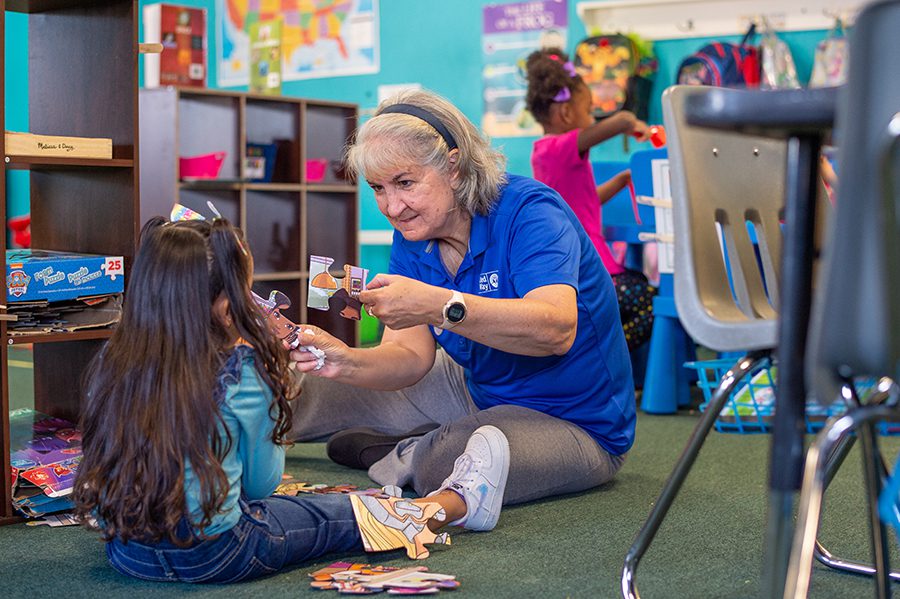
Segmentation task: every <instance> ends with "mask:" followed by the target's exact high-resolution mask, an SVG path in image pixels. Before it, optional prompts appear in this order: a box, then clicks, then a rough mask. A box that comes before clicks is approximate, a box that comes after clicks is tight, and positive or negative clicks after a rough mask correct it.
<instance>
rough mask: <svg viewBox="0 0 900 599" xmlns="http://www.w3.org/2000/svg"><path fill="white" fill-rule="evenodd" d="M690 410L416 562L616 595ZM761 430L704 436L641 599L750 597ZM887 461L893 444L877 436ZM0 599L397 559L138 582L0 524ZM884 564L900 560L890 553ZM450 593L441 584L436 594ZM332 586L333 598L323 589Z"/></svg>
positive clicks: (833, 532) (833, 516)
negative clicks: (614, 457) (615, 461)
mask: <svg viewBox="0 0 900 599" xmlns="http://www.w3.org/2000/svg"><path fill="white" fill-rule="evenodd" d="M696 421H697V414H696V413H695V412H689V411H684V412H682V413H679V414H678V415H675V416H648V415H644V414H641V415H640V416H639V418H638V433H637V442H636V444H635V446H634V448H633V450H632V451H631V453H630V454H629V456H628V459H627V461H626V463H625V465H624V467H623V468H622V470H621V471H620V473H619V475H618V476H617V478H616V480H615V481H614V482H613V483H611V484H609V485H607V486H606V487H604V488H600V489H596V490H593V491H590V492H585V493H581V494H577V495H572V496H567V497H563V498H558V499H554V500H547V501H541V502H536V503H532V504H529V505H524V506H514V507H510V508H508V509H506V510H505V511H504V513H503V515H502V516H501V518H500V523H499V525H498V526H497V528H496V529H495V530H494V531H492V532H489V533H471V532H462V531H460V532H454V531H453V530H451V531H450V532H451V536H452V539H453V545H452V546H449V547H444V546H438V547H435V548H434V550H433V551H432V556H431V557H430V558H429V559H427V560H425V562H424V565H426V566H427V567H429V568H430V569H431V570H433V571H435V572H442V573H449V574H455V575H456V576H457V578H458V579H459V580H460V581H461V583H462V586H461V588H460V589H459V590H457V591H453V593H456V594H458V595H462V596H465V597H490V598H503V597H510V598H513V597H515V598H523V597H592V598H593V597H603V598H605V597H610V598H612V597H617V596H619V591H618V589H619V575H620V570H621V566H622V560H623V558H624V556H625V553H626V551H627V549H628V547H629V545H630V544H631V542H632V540H633V538H634V535H635V534H636V533H637V531H638V529H639V528H640V526H641V524H642V523H643V521H644V519H645V518H646V516H647V513H648V510H649V507H650V505H651V504H652V503H653V502H654V501H655V500H656V497H657V495H658V493H659V490H660V489H661V487H662V485H663V482H664V481H665V479H666V477H667V476H668V474H669V472H670V470H671V468H672V465H673V463H674V461H675V459H676V458H677V456H678V455H679V454H680V452H681V449H682V447H683V446H684V443H685V441H686V440H687V438H688V436H689V434H690V432H691V430H692V428H693V426H694V425H695V423H696ZM768 444H769V437H768V436H765V435H733V434H721V433H713V434H712V435H711V437H710V438H709V440H708V442H707V445H706V447H704V449H703V451H702V452H701V455H700V459H699V460H698V462H697V465H696V467H695V468H694V471H693V472H692V474H691V475H690V477H689V478H688V480H687V482H686V484H685V488H684V489H683V491H682V494H681V496H680V497H679V498H678V500H677V501H676V503H675V505H674V507H673V508H672V511H671V512H670V516H669V518H668V519H667V520H666V521H665V522H664V524H663V526H662V529H661V530H660V534H659V537H658V538H657V540H656V542H655V543H654V545H653V546H652V547H651V548H650V551H649V552H648V554H647V556H646V558H645V559H644V561H643V562H642V564H641V567H640V569H639V570H638V576H637V581H638V585H639V589H640V591H641V593H642V595H643V596H644V597H645V598H648V599H652V598H653V597H665V598H679V597H685V598H696V597H756V596H757V595H758V587H759V580H760V576H761V564H762V545H763V530H764V524H765V491H766V456H767V455H768ZM884 445H885V447H886V450H887V452H888V454H889V455H896V453H897V451H898V450H900V438H887V439H886V440H885V444H884ZM854 454H855V455H851V456H850V458H849V459H848V460H847V461H846V463H845V466H844V470H843V471H842V472H840V473H839V474H838V477H837V478H836V480H835V483H834V485H833V488H832V491H831V493H830V494H829V495H828V496H827V497H826V499H827V501H826V509H825V524H824V528H823V533H822V538H823V541H824V542H825V544H826V546H827V547H829V548H830V549H831V550H832V551H833V552H835V553H836V554H837V555H839V556H841V557H849V558H857V559H861V558H865V556H867V555H868V549H867V545H866V537H865V535H866V519H865V512H864V509H863V502H862V495H861V492H860V489H861V484H862V483H861V475H860V471H859V457H858V454H857V453H856V450H854ZM287 470H288V472H290V473H291V474H293V475H294V476H295V478H296V479H297V480H301V481H308V482H311V483H332V484H340V483H350V484H355V485H358V486H359V487H360V488H368V487H369V486H370V483H369V481H368V479H367V478H366V477H365V475H364V473H362V472H360V471H354V470H348V469H346V468H343V467H341V466H338V465H336V464H334V463H332V462H330V461H329V460H328V459H327V458H326V457H325V451H324V445H323V444H302V445H297V446H295V447H294V448H292V449H291V450H290V451H289V454H288V462H287ZM0 556H2V557H0V580H2V581H3V582H4V585H3V586H4V589H3V591H2V596H4V597H29V598H30V597H34V596H36V595H42V596H50V597H66V598H69V597H98V596H108V597H123V596H133V597H134V596H140V597H170V596H176V595H177V596H182V595H185V596H196V597H213V596H222V597H224V596H229V597H234V596H239V597H260V598H266V599H271V598H272V597H298V596H299V597H306V596H309V597H313V596H315V597H318V598H320V599H324V598H326V597H331V596H334V597H337V596H338V595H337V593H336V591H316V590H313V589H311V588H310V587H309V578H308V576H307V574H308V573H309V572H311V571H313V570H315V569H317V568H320V567H322V566H325V565H327V564H329V563H331V562H332V561H336V560H338V559H344V560H352V561H365V562H367V563H375V564H387V565H392V566H408V565H410V562H409V561H408V560H407V559H406V558H405V556H404V555H403V554H402V553H401V552H392V553H381V554H363V553H359V554H344V555H335V556H331V557H328V558H323V559H320V560H316V561H315V562H313V563H307V564H303V565H300V566H297V567H295V568H291V569H288V570H286V571H284V572H281V573H280V574H277V575H275V576H272V577H270V578H266V579H262V580H257V581H253V582H249V583H244V584H240V585H236V586H232V587H221V586H218V587H217V586H190V585H185V584H159V583H147V582H142V581H138V580H133V579H129V578H126V577H123V576H121V575H119V574H117V573H116V572H115V571H113V570H112V569H111V568H110V567H109V566H108V565H107V563H106V561H105V557H104V554H103V548H102V545H101V544H100V543H99V542H98V540H97V537H96V535H94V534H92V533H90V532H87V531H85V530H82V529H79V528H75V527H70V528H62V529H50V528H48V527H45V526H40V527H27V526H25V525H24V524H16V525H12V526H7V527H0ZM893 563H894V564H897V563H898V561H897V560H896V559H894V561H893ZM871 589H872V587H871V583H870V581H868V580H867V579H864V578H860V577H856V576H851V575H847V574H840V573H834V572H831V571H827V570H826V569H824V568H823V567H822V566H818V565H817V566H816V571H815V574H814V576H813V585H812V592H811V594H810V596H811V597H828V598H838V597H861V596H867V595H870V594H871ZM448 592H450V591H443V593H448ZM332 593H333V595H332Z"/></svg>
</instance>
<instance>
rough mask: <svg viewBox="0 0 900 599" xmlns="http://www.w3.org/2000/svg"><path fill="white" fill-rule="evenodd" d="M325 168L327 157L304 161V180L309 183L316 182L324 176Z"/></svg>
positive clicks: (326, 166)
mask: <svg viewBox="0 0 900 599" xmlns="http://www.w3.org/2000/svg"><path fill="white" fill-rule="evenodd" d="M326 168H328V159H327V158H310V159H309V160H307V161H306V180H307V181H308V182H310V183H318V182H319V181H321V180H322V179H324V178H325V169H326Z"/></svg>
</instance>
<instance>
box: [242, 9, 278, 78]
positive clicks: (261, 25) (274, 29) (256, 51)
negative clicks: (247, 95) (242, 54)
mask: <svg viewBox="0 0 900 599" xmlns="http://www.w3.org/2000/svg"><path fill="white" fill-rule="evenodd" d="M281 24H282V23H281V19H274V20H272V21H257V22H256V23H253V24H252V25H250V91H251V92H256V93H261V94H270V95H275V96H277V95H280V94H281Z"/></svg>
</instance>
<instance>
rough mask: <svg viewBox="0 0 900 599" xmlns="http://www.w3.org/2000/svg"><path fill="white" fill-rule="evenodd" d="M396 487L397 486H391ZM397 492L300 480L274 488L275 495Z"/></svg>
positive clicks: (386, 494) (286, 482) (377, 495)
mask: <svg viewBox="0 0 900 599" xmlns="http://www.w3.org/2000/svg"><path fill="white" fill-rule="evenodd" d="M393 488H394V489H397V487H393ZM396 492H397V494H396V495H395V494H394V492H393V491H392V490H391V488H389V487H384V488H381V489H363V490H361V491H360V490H359V489H357V487H356V485H348V484H343V485H334V486H330V485H326V484H322V483H318V484H310V483H306V482H300V481H290V480H289V481H285V482H283V483H281V484H280V485H278V486H277V487H276V488H275V495H299V494H300V493H316V494H319V495H324V494H327V493H343V494H345V495H369V496H372V497H399V496H400V494H399V489H397V491H396Z"/></svg>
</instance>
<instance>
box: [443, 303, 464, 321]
mask: <svg viewBox="0 0 900 599" xmlns="http://www.w3.org/2000/svg"><path fill="white" fill-rule="evenodd" d="M465 317H466V307H465V306H464V305H463V304H450V307H449V308H447V320H449V321H450V322H460V321H462V319H463V318H465Z"/></svg>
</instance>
